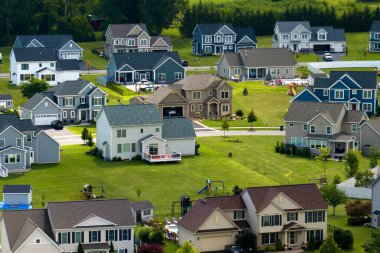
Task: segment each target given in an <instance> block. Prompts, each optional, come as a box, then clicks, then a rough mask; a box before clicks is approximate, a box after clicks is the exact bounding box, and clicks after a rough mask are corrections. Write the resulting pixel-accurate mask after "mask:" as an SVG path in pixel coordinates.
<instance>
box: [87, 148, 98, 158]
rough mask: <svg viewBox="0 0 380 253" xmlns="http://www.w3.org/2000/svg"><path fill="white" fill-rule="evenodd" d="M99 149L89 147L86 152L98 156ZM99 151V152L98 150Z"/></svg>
mask: <svg viewBox="0 0 380 253" xmlns="http://www.w3.org/2000/svg"><path fill="white" fill-rule="evenodd" d="M99 152H100V151H99V149H98V148H97V147H95V148H92V149H90V151H88V152H86V154H88V155H92V156H99ZM100 153H101V152H100Z"/></svg>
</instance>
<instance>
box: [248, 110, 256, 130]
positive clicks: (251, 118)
mask: <svg viewBox="0 0 380 253" xmlns="http://www.w3.org/2000/svg"><path fill="white" fill-rule="evenodd" d="M247 120H248V123H250V124H251V129H252V124H253V122H255V121H257V117H256V115H255V113H254V112H253V108H252V110H251V111H250V112H249V114H248V118H247Z"/></svg>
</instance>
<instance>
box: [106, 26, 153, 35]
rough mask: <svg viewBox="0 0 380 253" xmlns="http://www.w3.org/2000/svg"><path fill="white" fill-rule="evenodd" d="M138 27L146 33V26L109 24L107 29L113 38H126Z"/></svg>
mask: <svg viewBox="0 0 380 253" xmlns="http://www.w3.org/2000/svg"><path fill="white" fill-rule="evenodd" d="M136 26H139V27H140V28H141V29H142V30H143V31H145V32H146V33H148V29H147V28H146V25H145V24H143V23H141V24H110V25H109V27H108V28H109V29H111V32H112V35H113V37H114V38H126V37H127V34H128V33H129V32H130V31H132V29H133V28H135V27H136Z"/></svg>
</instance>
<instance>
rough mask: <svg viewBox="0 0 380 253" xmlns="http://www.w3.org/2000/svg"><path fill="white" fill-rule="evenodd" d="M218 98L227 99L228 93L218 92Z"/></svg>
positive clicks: (226, 91)
mask: <svg viewBox="0 0 380 253" xmlns="http://www.w3.org/2000/svg"><path fill="white" fill-rule="evenodd" d="M220 97H221V98H228V97H229V92H228V90H225V91H221V92H220Z"/></svg>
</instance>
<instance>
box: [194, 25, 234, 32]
mask: <svg viewBox="0 0 380 253" xmlns="http://www.w3.org/2000/svg"><path fill="white" fill-rule="evenodd" d="M223 26H227V27H228V28H230V29H231V30H232V31H233V30H234V28H233V26H232V24H217V23H214V24H198V27H199V30H200V31H201V33H202V35H214V34H215V33H217V32H218V31H219V30H220V28H222V27H223Z"/></svg>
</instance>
